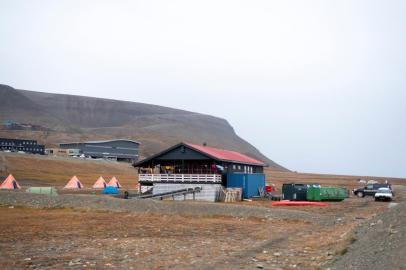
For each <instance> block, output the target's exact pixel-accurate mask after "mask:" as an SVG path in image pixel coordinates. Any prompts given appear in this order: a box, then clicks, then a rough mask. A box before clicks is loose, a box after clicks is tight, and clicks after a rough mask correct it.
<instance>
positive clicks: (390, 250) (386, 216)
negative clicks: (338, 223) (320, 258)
mask: <svg viewBox="0 0 406 270" xmlns="http://www.w3.org/2000/svg"><path fill="white" fill-rule="evenodd" d="M355 238H356V241H355V242H354V243H353V244H352V245H351V246H350V247H349V248H348V251H347V253H346V254H345V255H343V256H342V257H340V258H339V259H338V260H337V261H336V262H335V263H334V265H333V266H332V269H354V270H355V269H357V270H363V269H365V270H367V269H369V270H374V269H406V202H401V203H398V204H396V203H391V204H389V209H388V210H387V211H385V212H383V213H382V214H380V215H378V216H376V217H375V218H373V219H371V220H368V221H367V222H366V223H364V224H363V225H362V226H360V227H359V228H358V229H357V230H356V231H355Z"/></svg>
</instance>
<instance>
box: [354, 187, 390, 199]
mask: <svg viewBox="0 0 406 270" xmlns="http://www.w3.org/2000/svg"><path fill="white" fill-rule="evenodd" d="M380 188H389V189H390V190H391V191H392V186H391V185H390V184H368V185H366V186H365V187H363V188H357V189H353V190H352V193H354V195H355V196H358V197H360V198H362V197H365V196H375V193H376V192H377V191H378V189H380Z"/></svg>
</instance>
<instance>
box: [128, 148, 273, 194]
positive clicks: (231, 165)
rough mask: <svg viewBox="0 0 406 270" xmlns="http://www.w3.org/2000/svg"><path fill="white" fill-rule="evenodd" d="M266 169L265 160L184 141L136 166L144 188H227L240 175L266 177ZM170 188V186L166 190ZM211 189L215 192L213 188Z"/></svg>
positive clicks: (135, 164)
mask: <svg viewBox="0 0 406 270" xmlns="http://www.w3.org/2000/svg"><path fill="white" fill-rule="evenodd" d="M264 166H266V164H264V163H263V162H262V161H259V160H256V159H254V158H252V157H249V156H247V155H244V154H241V153H238V152H235V151H230V150H224V149H219V148H214V147H209V146H205V145H196V144H191V143H184V142H182V143H179V144H177V145H174V146H172V147H170V148H168V149H166V150H164V151H162V152H160V153H157V154H155V155H153V156H151V157H148V158H146V159H144V160H142V161H139V162H137V163H134V167H137V168H138V172H139V183H140V185H141V186H158V187H159V185H158V184H166V185H167V184H178V185H177V186H176V187H180V186H179V184H182V185H183V186H187V185H188V184H212V185H218V187H221V186H224V187H227V186H229V184H230V183H228V179H233V178H235V177H234V176H236V175H237V174H239V175H244V176H245V175H247V176H248V175H252V176H254V175H261V176H263V170H264ZM261 179H262V178H261ZM263 179H264V177H263ZM261 181H262V180H261ZM264 181H265V180H263V181H262V182H264ZM205 187H206V188H209V186H205ZM218 187H216V188H218ZM169 188H170V187H169V186H166V189H169ZM210 189H212V190H214V189H213V186H210ZM154 192H155V191H154Z"/></svg>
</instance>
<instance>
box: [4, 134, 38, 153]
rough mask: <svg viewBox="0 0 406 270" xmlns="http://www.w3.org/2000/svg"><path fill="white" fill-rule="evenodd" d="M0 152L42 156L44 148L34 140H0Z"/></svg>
mask: <svg viewBox="0 0 406 270" xmlns="http://www.w3.org/2000/svg"><path fill="white" fill-rule="evenodd" d="M0 150H3V151H4V150H6V151H7V150H8V151H12V152H18V151H21V152H25V153H30V154H40V155H43V154H44V151H45V147H44V145H41V144H38V142H37V141H36V140H26V139H7V138H0Z"/></svg>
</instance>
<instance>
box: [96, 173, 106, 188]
mask: <svg viewBox="0 0 406 270" xmlns="http://www.w3.org/2000/svg"><path fill="white" fill-rule="evenodd" d="M106 186H107V184H106V181H104V178H103V176H100V177H99V179H97V181H96V182H95V183H94V185H93V188H105V187H106Z"/></svg>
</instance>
